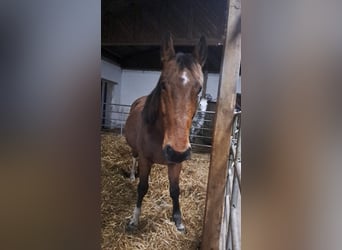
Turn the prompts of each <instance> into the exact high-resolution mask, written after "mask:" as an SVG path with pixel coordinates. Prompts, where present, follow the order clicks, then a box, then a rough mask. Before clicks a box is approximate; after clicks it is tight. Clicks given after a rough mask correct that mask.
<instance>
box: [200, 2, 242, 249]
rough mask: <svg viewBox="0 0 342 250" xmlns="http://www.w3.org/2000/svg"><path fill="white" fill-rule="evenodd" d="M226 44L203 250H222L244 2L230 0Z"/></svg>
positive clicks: (208, 190)
mask: <svg viewBox="0 0 342 250" xmlns="http://www.w3.org/2000/svg"><path fill="white" fill-rule="evenodd" d="M228 4H229V9H228V18H227V27H226V41H225V48H224V56H223V63H222V66H221V77H220V84H219V94H218V101H217V107H216V117H215V123H214V132H213V144H212V152H211V159H210V168H209V176H208V186H207V197H206V208H205V215H204V225H203V236H202V245H201V249H202V250H208V249H213V250H216V249H219V239H220V229H221V221H222V209H223V201H224V189H225V186H226V181H227V162H228V152H229V151H228V149H229V147H230V135H231V129H232V122H233V117H234V106H235V96H236V82H237V78H238V76H239V67H240V62H241V34H238V35H236V27H237V25H239V18H240V16H241V1H240V0H231V1H229V0H228Z"/></svg>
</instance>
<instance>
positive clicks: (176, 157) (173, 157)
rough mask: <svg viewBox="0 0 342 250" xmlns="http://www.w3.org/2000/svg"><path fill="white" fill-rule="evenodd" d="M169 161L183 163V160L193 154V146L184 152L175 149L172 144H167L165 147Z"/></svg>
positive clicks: (166, 157)
mask: <svg viewBox="0 0 342 250" xmlns="http://www.w3.org/2000/svg"><path fill="white" fill-rule="evenodd" d="M163 152H164V156H165V159H166V161H167V163H181V162H182V161H185V160H189V159H190V155H191V147H189V148H188V149H187V150H185V151H184V152H178V151H175V150H174V149H173V148H172V147H171V146H170V145H166V146H165V147H164V149H163Z"/></svg>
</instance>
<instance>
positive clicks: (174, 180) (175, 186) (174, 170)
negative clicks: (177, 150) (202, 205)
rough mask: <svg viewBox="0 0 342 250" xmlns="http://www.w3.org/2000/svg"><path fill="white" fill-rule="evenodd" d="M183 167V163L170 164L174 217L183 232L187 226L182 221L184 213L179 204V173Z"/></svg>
mask: <svg viewBox="0 0 342 250" xmlns="http://www.w3.org/2000/svg"><path fill="white" fill-rule="evenodd" d="M181 168H182V164H181V163H179V164H169V165H168V176H169V185H170V196H171V198H172V204H173V210H172V218H173V221H174V222H175V224H176V227H177V230H178V231H181V232H183V231H185V227H184V225H183V223H182V213H181V211H180V206H179V174H180V171H181Z"/></svg>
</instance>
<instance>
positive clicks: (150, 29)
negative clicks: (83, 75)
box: [101, 0, 227, 73]
mask: <svg viewBox="0 0 342 250" xmlns="http://www.w3.org/2000/svg"><path fill="white" fill-rule="evenodd" d="M226 10H227V0H215V1H207V0H102V14H101V16H102V34H101V38H102V39H101V53H102V57H104V58H107V59H110V60H112V61H114V62H116V63H117V64H119V65H120V66H121V67H122V68H124V69H140V70H160V69H161V63H160V46H159V44H160V40H161V37H162V35H163V34H164V33H165V32H166V31H170V32H171V33H172V35H173V38H174V45H175V50H176V52H177V51H182V52H191V51H192V50H193V46H194V45H195V44H196V43H197V42H198V40H199V38H200V36H201V35H204V36H205V37H206V39H207V43H208V59H207V62H206V65H205V66H204V70H207V71H208V72H212V73H218V72H219V71H220V65H221V61H222V59H221V58H222V54H223V51H222V50H223V46H222V44H223V43H224V35H225V23H226V16H227V13H226Z"/></svg>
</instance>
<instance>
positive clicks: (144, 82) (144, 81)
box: [121, 70, 160, 105]
mask: <svg viewBox="0 0 342 250" xmlns="http://www.w3.org/2000/svg"><path fill="white" fill-rule="evenodd" d="M159 76H160V72H159V71H139V70H123V71H122V86H121V104H128V105H131V104H132V102H134V100H135V99H137V98H138V97H140V96H144V95H148V94H149V93H151V91H152V90H153V88H154V87H155V86H156V85H157V82H158V80H159Z"/></svg>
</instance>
